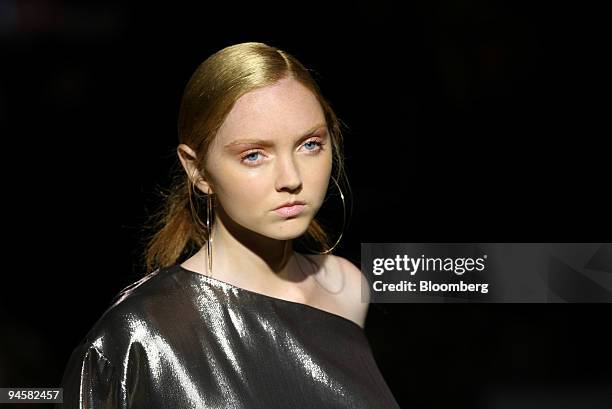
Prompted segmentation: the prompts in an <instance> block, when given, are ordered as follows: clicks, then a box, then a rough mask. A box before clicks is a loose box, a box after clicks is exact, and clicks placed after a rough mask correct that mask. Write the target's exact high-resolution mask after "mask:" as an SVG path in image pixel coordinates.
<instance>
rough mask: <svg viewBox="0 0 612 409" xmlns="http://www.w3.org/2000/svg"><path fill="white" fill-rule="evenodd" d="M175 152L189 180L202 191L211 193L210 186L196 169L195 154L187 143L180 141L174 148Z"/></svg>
mask: <svg viewBox="0 0 612 409" xmlns="http://www.w3.org/2000/svg"><path fill="white" fill-rule="evenodd" d="M176 153H177V154H178V157H179V160H180V161H181V164H182V165H183V169H185V172H186V173H187V176H188V177H189V180H191V182H192V183H194V184H195V185H196V186H197V188H198V189H200V190H201V191H202V192H203V193H206V194H210V193H213V190H212V186H210V184H209V183H208V182H207V181H205V180H204V178H203V177H202V174H201V173H200V172H199V171H198V167H197V165H196V159H197V155H196V153H195V152H194V151H193V149H191V148H190V147H189V146H188V145H185V144H184V143H181V144H180V145H179V146H178V147H177V148H176Z"/></svg>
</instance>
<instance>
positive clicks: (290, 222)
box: [265, 218, 310, 240]
mask: <svg viewBox="0 0 612 409" xmlns="http://www.w3.org/2000/svg"><path fill="white" fill-rule="evenodd" d="M309 225H310V220H309V219H307V218H295V219H286V220H283V221H281V222H280V224H276V223H275V225H273V226H272V227H273V228H270V229H266V230H267V231H266V233H265V235H266V236H268V237H270V238H273V239H276V240H293V239H297V238H298V237H300V236H302V235H303V234H304V233H306V231H307V230H308V226H309Z"/></svg>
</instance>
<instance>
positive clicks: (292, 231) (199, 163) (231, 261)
mask: <svg viewBox="0 0 612 409" xmlns="http://www.w3.org/2000/svg"><path fill="white" fill-rule="evenodd" d="M178 131H179V132H178V133H179V142H180V144H179V145H178V148H177V154H178V158H179V161H180V164H181V165H182V166H181V167H179V169H180V171H181V177H180V178H178V180H177V183H175V185H174V190H173V192H172V193H171V194H170V195H168V196H167V199H166V203H165V206H164V208H163V212H161V213H160V214H158V215H157V216H158V217H157V220H158V222H159V225H157V227H156V230H155V234H154V235H153V237H152V238H151V240H150V243H149V245H148V246H147V252H146V257H145V261H146V266H147V269H148V270H147V271H153V272H152V273H150V274H148V275H147V276H145V277H144V278H142V279H141V280H139V281H138V282H136V283H134V284H132V285H131V286H129V287H127V288H126V289H124V290H123V291H122V292H121V293H120V294H119V295H118V296H117V298H116V299H115V300H114V302H113V303H112V305H111V307H110V308H109V309H108V310H107V311H106V312H105V313H104V315H103V316H102V317H101V318H100V319H99V320H98V322H97V323H96V324H95V325H94V327H93V328H92V329H91V330H90V332H89V333H88V334H87V336H86V337H85V339H84V340H83V342H82V343H81V345H79V346H78V347H77V348H76V349H75V351H74V352H73V354H72V356H71V358H70V362H69V364H68V367H67V369H66V372H65V374H64V379H63V382H62V386H63V387H64V404H63V405H62V406H61V407H62V408H68V407H78V408H98V407H100V408H102V407H104V408H109V407H126V408H127V407H142V408H149V409H151V408H186V407H190V408H191V407H193V408H266V409H270V408H364V409H365V408H369V409H372V408H398V406H397V403H396V402H395V400H394V398H393V396H392V394H391V392H390V390H389V389H388V387H387V385H386V383H385V382H384V379H383V377H382V376H381V374H380V372H379V370H378V367H377V366H376V363H375V361H374V359H373V356H372V353H371V350H370V348H369V344H368V342H367V338H366V337H365V335H364V333H363V325H364V320H365V317H366V312H367V307H368V301H369V292H368V291H367V290H366V291H364V293H366V296H364V298H365V300H363V301H362V296H361V293H362V288H363V289H367V288H368V285H367V280H366V279H365V277H363V275H362V274H361V272H360V270H359V269H358V268H357V267H356V266H355V265H354V264H353V263H351V262H350V261H348V260H346V259H344V258H342V257H337V256H333V255H331V254H329V253H330V252H331V250H332V249H333V248H334V247H335V246H336V244H337V243H338V241H339V239H338V241H336V244H334V246H331V247H329V246H328V244H329V243H327V237H328V236H327V234H326V232H325V231H324V230H323V228H322V227H321V225H320V224H319V223H318V222H317V221H315V220H314V218H315V215H316V214H317V212H318V210H319V209H320V207H321V205H322V204H323V202H324V200H325V197H326V192H327V190H328V187H329V186H328V185H329V181H330V178H331V179H332V181H334V183H335V184H336V185H337V180H338V179H339V178H340V176H343V175H344V174H343V161H342V156H341V135H340V125H339V122H338V120H337V118H336V116H335V115H334V113H333V111H332V109H331V107H330V105H329V104H328V103H327V102H326V101H325V99H324V98H323V96H322V95H321V93H320V91H319V89H318V87H317V85H316V83H315V82H314V80H313V79H312V78H311V76H310V74H309V72H308V70H306V69H305V68H304V67H303V66H302V65H301V64H300V63H299V62H298V61H297V60H296V59H295V58H294V57H292V56H291V55H289V54H287V53H285V52H283V51H281V50H279V49H277V48H274V47H270V46H268V45H266V44H262V43H243V44H237V45H233V46H230V47H227V48H225V49H223V50H220V51H218V52H217V53H215V54H213V55H212V56H210V57H209V58H208V59H207V60H206V61H204V62H203V63H202V64H201V65H200V66H199V67H198V69H197V70H196V72H195V73H194V74H193V76H192V78H191V79H190V81H189V83H188V84H187V87H186V89H185V92H184V95H183V99H182V102H181V109H180V113H179V129H178ZM334 159H335V161H334ZM177 163H178V162H177ZM334 165H336V168H335V172H334V173H335V177H334V176H332V170H333V169H332V168H333V167H334ZM337 187H338V188H340V187H339V185H337ZM341 197H342V198H343V196H342V195H341ZM343 203H344V200H343ZM204 204H205V206H204ZM198 214H205V215H206V222H203V221H202V220H201V218H200V217H199V216H198ZM340 237H341V236H340ZM297 238H300V239H304V240H310V241H311V242H316V243H318V244H319V245H320V246H321V247H322V251H315V253H317V254H316V255H309V256H307V255H304V254H301V253H298V252H296V251H294V250H293V240H294V239H297ZM304 245H305V244H304ZM194 247H195V248H194ZM198 248H199V250H198ZM191 249H194V250H197V251H196V252H195V254H191V253H193V251H191ZM189 256H190V257H189ZM185 257H189V258H187V259H185ZM180 260H184V261H182V262H181V261H180ZM58 407H59V406H58Z"/></svg>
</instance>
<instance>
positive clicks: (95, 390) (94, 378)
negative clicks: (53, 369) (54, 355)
mask: <svg viewBox="0 0 612 409" xmlns="http://www.w3.org/2000/svg"><path fill="white" fill-rule="evenodd" d="M120 376H121V375H120V373H119V371H118V370H117V368H116V367H115V366H114V365H113V363H111V362H110V361H109V360H108V358H106V357H105V356H104V355H103V354H102V353H101V352H100V351H99V350H98V349H97V348H96V347H95V346H93V345H92V344H91V343H88V342H83V343H82V344H81V345H79V346H78V347H77V348H75V350H74V351H73V352H72V355H71V356H70V359H69V360H68V364H67V366H66V369H65V370H64V375H63V377H62V382H61V387H63V388H64V395H63V398H64V399H63V401H64V403H63V404H57V405H56V406H55V408H56V409H101V408H105V409H111V408H119V407H125V400H124V399H121V396H120V394H121V390H122V388H121V387H120V385H121V383H120V379H119V377H120Z"/></svg>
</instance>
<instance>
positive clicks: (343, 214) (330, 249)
mask: <svg viewBox="0 0 612 409" xmlns="http://www.w3.org/2000/svg"><path fill="white" fill-rule="evenodd" d="M331 179H332V180H333V181H334V183H335V184H336V187H337V188H338V192H340V199H342V229H341V230H340V237H338V240H336V243H335V244H334V245H333V246H331V247H330V248H329V249H327V250H325V251H316V250H312V249H310V248H308V247H307V246H304V247H306V249H308V250H309V251H312V252H313V253H315V254H328V253H330V252H332V250H333V249H335V248H336V246H337V245H338V243H340V240H342V236H343V234H344V228H345V227H346V203H345V202H344V194H343V193H342V189H340V185H338V182H337V181H336V178H334V177H333V176H332V177H331Z"/></svg>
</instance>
